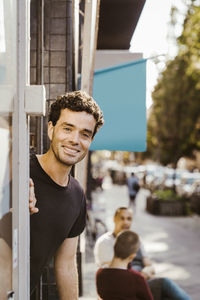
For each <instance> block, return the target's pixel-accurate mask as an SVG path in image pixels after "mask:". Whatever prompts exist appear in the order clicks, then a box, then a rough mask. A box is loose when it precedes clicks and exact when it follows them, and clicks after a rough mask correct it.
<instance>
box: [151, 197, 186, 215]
mask: <svg viewBox="0 0 200 300" xmlns="http://www.w3.org/2000/svg"><path fill="white" fill-rule="evenodd" d="M146 208H147V211H148V212H150V213H151V214H153V215H158V216H184V215H186V202H185V200H184V199H181V200H163V199H159V198H156V197H152V196H149V197H148V198H147V206H146Z"/></svg>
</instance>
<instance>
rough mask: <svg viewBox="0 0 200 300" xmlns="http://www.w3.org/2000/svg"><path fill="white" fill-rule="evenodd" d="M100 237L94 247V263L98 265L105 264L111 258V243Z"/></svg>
mask: <svg viewBox="0 0 200 300" xmlns="http://www.w3.org/2000/svg"><path fill="white" fill-rule="evenodd" d="M103 237H104V236H102V237H100V238H99V239H98V240H97V242H96V244H95V247H94V258H95V263H96V264H97V266H99V267H105V266H107V265H108V264H109V263H110V262H111V260H112V258H113V254H114V253H113V244H112V242H110V241H109V240H104V239H103Z"/></svg>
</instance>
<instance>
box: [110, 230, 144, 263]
mask: <svg viewBox="0 0 200 300" xmlns="http://www.w3.org/2000/svg"><path fill="white" fill-rule="evenodd" d="M139 247H140V240H139V236H138V235H137V233H135V232H133V231H131V230H126V231H123V232H121V233H119V234H118V236H117V239H116V241H115V245H114V256H115V257H117V258H120V259H126V258H128V257H129V256H130V255H131V254H133V253H137V251H138V249H139Z"/></svg>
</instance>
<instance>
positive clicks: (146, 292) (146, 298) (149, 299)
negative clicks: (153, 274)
mask: <svg viewBox="0 0 200 300" xmlns="http://www.w3.org/2000/svg"><path fill="white" fill-rule="evenodd" d="M137 281H138V283H137V287H138V289H137V296H138V299H140V300H153V296H152V294H151V291H150V289H149V286H148V285H147V282H146V280H145V279H144V278H143V277H142V275H140V274H138V277H137Z"/></svg>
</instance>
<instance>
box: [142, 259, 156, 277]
mask: <svg viewBox="0 0 200 300" xmlns="http://www.w3.org/2000/svg"><path fill="white" fill-rule="evenodd" d="M142 260H143V264H144V268H143V269H142V271H141V273H142V274H143V276H144V277H145V279H147V280H148V279H151V278H153V277H154V275H155V268H154V266H153V263H152V261H151V260H150V258H149V257H147V256H145V257H143V259H142Z"/></svg>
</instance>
